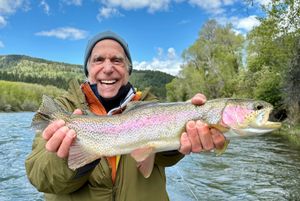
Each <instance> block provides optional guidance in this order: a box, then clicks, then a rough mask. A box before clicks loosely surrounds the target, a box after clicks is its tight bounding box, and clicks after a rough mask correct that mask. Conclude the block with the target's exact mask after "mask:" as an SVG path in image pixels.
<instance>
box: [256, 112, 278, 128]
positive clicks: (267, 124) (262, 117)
mask: <svg viewBox="0 0 300 201" xmlns="http://www.w3.org/2000/svg"><path fill="white" fill-rule="evenodd" d="M271 111H272V108H265V109H263V110H260V111H258V114H257V116H256V118H255V119H254V121H253V122H252V123H250V126H251V127H253V128H263V129H272V130H275V129H278V128H280V127H281V123H280V122H273V121H270V120H269V118H270V113H271Z"/></svg>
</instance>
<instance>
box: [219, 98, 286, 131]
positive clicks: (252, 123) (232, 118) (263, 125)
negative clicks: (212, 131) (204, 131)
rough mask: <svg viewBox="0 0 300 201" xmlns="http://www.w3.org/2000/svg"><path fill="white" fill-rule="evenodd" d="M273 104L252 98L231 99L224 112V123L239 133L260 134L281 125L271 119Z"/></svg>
mask: <svg viewBox="0 0 300 201" xmlns="http://www.w3.org/2000/svg"><path fill="white" fill-rule="evenodd" d="M272 110H273V106H272V105H271V104H270V103H267V102H265V101H260V100H251V99H230V100H228V102H227V104H226V106H225V108H224V110H223V112H222V124H223V126H226V127H227V128H229V129H230V131H233V132H234V133H235V134H238V135H246V136H248V135H260V134H264V133H268V132H271V131H273V130H276V129H278V128H280V127H281V123H280V122H272V121H269V116H270V113H271V111H272Z"/></svg>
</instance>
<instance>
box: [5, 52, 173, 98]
mask: <svg viewBox="0 0 300 201" xmlns="http://www.w3.org/2000/svg"><path fill="white" fill-rule="evenodd" d="M74 78H75V79H78V80H80V81H83V80H84V79H86V78H85V75H84V72H83V68H82V66H81V65H73V64H67V63H62V62H53V61H48V60H45V59H39V58H33V57H29V56H25V55H3V56H0V80H6V81H14V82H25V83H35V84H40V85H43V86H48V85H50V86H51V85H52V86H56V87H57V88H60V89H67V88H68V82H69V80H70V79H74ZM173 78H174V77H173V76H171V75H169V74H166V73H162V72H159V71H138V70H134V71H133V73H132V75H131V78H130V82H131V83H132V84H133V85H134V86H135V87H136V88H137V89H138V90H143V89H145V88H146V87H151V91H152V93H154V94H155V95H156V96H158V97H159V98H160V99H161V100H164V99H165V98H166V88H165V85H166V84H167V83H169V82H170V81H171V80H172V79H173ZM0 95H1V97H2V96H3V92H2V91H0ZM11 96H13V94H11ZM15 96H17V94H16V95H15Z"/></svg>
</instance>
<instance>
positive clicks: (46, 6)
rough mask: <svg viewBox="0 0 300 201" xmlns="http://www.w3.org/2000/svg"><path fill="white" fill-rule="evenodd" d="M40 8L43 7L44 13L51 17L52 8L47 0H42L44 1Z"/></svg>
mask: <svg viewBox="0 0 300 201" xmlns="http://www.w3.org/2000/svg"><path fill="white" fill-rule="evenodd" d="M40 6H41V7H43V9H44V12H45V13H46V14H47V15H49V12H50V6H49V4H48V3H47V2H46V1H45V0H42V1H41V3H40Z"/></svg>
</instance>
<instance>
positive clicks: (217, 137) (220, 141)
mask: <svg viewBox="0 0 300 201" xmlns="http://www.w3.org/2000/svg"><path fill="white" fill-rule="evenodd" d="M211 134H212V140H213V142H214V144H215V147H216V149H222V148H223V147H224V143H225V137H224V135H223V134H222V133H221V132H220V131H218V130H216V129H214V128H212V129H211Z"/></svg>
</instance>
